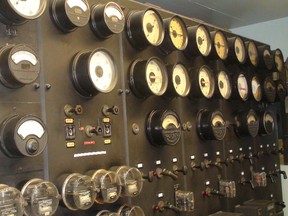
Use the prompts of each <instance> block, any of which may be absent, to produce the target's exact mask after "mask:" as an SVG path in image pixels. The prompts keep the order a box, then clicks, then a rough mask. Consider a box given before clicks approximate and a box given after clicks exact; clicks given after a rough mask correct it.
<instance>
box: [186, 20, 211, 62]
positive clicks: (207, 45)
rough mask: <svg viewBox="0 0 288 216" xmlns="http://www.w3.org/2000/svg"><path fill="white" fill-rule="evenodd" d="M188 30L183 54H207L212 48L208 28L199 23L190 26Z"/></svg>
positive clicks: (191, 55) (189, 55)
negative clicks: (186, 43)
mask: <svg viewBox="0 0 288 216" xmlns="http://www.w3.org/2000/svg"><path fill="white" fill-rule="evenodd" d="M187 31H188V45H187V48H186V49H185V54H186V55H187V56H188V57H194V56H199V55H202V56H205V57H207V56H209V54H210V52H211V48H212V41H211V36H210V33H209V31H208V28H207V27H206V26H205V25H203V24H200V25H198V26H190V27H188V28H187Z"/></svg>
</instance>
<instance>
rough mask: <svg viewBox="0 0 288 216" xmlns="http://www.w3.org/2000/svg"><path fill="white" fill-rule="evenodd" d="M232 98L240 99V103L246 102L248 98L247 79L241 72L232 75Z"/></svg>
mask: <svg viewBox="0 0 288 216" xmlns="http://www.w3.org/2000/svg"><path fill="white" fill-rule="evenodd" d="M233 92H234V93H233V98H235V99H236V98H237V99H238V98H240V99H241V100H242V101H247V100H248V99H249V96H250V94H249V93H250V89H249V85H248V79H247V77H246V74H244V73H243V72H239V73H236V74H235V75H234V91H233Z"/></svg>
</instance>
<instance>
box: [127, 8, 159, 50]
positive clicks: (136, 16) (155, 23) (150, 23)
mask: <svg viewBox="0 0 288 216" xmlns="http://www.w3.org/2000/svg"><path fill="white" fill-rule="evenodd" d="M139 29H140V30H139ZM127 35H128V38H129V39H130V42H131V43H132V45H133V46H134V47H135V48H138V49H144V48H146V47H147V46H149V45H152V46H159V45H160V44H161V43H162V41H163V39H164V24H163V20H162V18H161V16H160V14H159V13H158V12H157V11H156V10H154V9H151V8H150V9H147V10H145V11H136V12H131V13H130V15H129V16H128V19H127Z"/></svg>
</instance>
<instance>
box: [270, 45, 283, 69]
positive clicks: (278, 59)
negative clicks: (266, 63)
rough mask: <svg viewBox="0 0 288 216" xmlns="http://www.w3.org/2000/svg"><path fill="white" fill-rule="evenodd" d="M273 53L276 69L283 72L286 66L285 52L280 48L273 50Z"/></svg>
mask: <svg viewBox="0 0 288 216" xmlns="http://www.w3.org/2000/svg"><path fill="white" fill-rule="evenodd" d="M272 55H273V58H274V63H275V64H274V67H273V70H274V71H278V72H282V70H283V68H284V59H283V54H282V51H281V50H280V49H276V50H273V51H272Z"/></svg>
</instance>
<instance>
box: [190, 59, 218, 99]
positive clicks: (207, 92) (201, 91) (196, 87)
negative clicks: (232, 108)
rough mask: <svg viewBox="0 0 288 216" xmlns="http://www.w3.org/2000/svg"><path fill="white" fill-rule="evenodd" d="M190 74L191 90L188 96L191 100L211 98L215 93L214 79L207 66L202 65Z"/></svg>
mask: <svg viewBox="0 0 288 216" xmlns="http://www.w3.org/2000/svg"><path fill="white" fill-rule="evenodd" d="M190 74H191V75H190V76H191V90H190V94H189V96H190V97H191V98H193V97H198V98H199V97H205V98H207V99H210V98H212V97H213V95H214V91H215V77H214V74H213V71H212V69H211V68H210V67H209V66H207V65H203V66H201V67H200V68H198V69H196V71H192V72H190Z"/></svg>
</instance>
